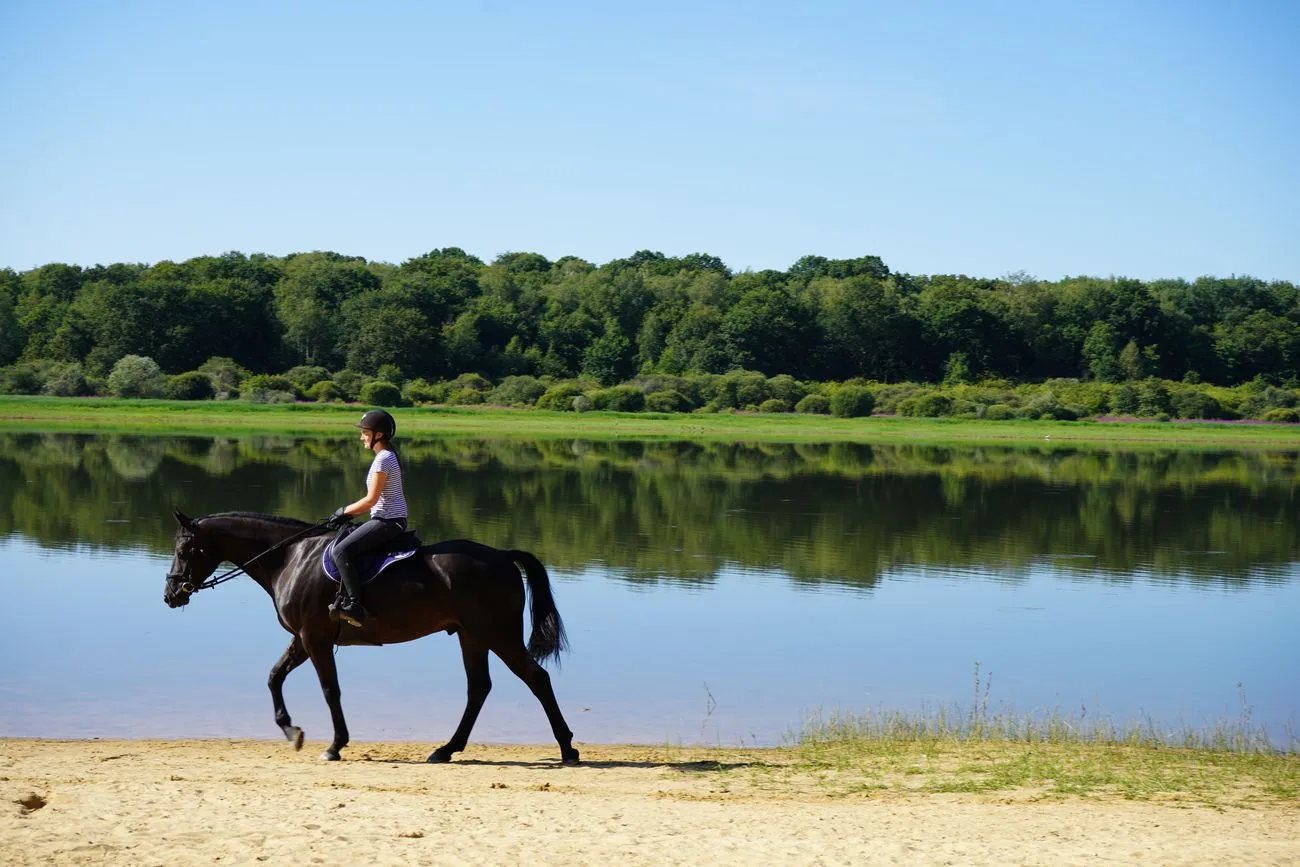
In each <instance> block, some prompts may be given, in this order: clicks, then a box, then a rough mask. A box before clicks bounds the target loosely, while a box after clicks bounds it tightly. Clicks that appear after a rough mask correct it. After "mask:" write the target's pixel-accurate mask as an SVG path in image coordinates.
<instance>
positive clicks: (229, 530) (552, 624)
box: [163, 512, 578, 765]
mask: <svg viewBox="0 0 1300 867" xmlns="http://www.w3.org/2000/svg"><path fill="white" fill-rule="evenodd" d="M173 514H174V515H175V517H176V520H177V522H178V523H179V524H180V529H179V530H178V531H177V533H176V550H175V553H174V555H173V558H172V565H171V571H170V572H169V573H168V575H167V584H166V586H165V588H164V590H163V601H164V602H166V603H167V604H168V605H169V606H170V607H172V608H179V607H180V606H182V605H185V604H187V603H188V602H189V601H190V596H191V595H193V594H194V593H195V592H197V591H198V590H201V589H203V588H204V587H210V586H214V584H215V583H219V581H220V579H214V580H213V581H208V580H207V579H208V577H209V576H210V575H212V573H213V572H214V571H216V568H217V566H218V565H220V564H221V563H223V562H226V561H229V562H231V563H234V564H236V566H239V567H241V568H240V569H239V570H238V571H244V572H246V573H247V574H248V575H250V576H251V577H252V578H253V580H254V581H256V582H257V583H258V584H260V585H262V589H263V590H265V591H266V592H267V593H269V594H270V595H271V600H272V601H273V602H274V603H275V611H276V615H277V616H278V617H279V619H280V625H281V626H283V627H284V628H285V629H286V630H287V631H288V632H289V633H290V634H291V635H292V636H293V640H292V641H290V642H289V647H288V649H287V650H285V652H284V655H283V656H281V657H280V661H279V662H277V663H276V664H275V666H274V667H272V669H271V679H270V683H269V686H270V688H271V698H272V701H273V702H274V705H275V721H276V723H277V724H278V725H279V726H280V730H281V731H283V732H284V736H285V737H286V738H288V739H289V740H290V741H292V742H293V745H294V748H295V749H302V742H303V733H302V729H300V728H298V727H297V726H295V725H293V723H292V722H290V720H289V711H288V710H286V709H285V706H284V694H283V691H282V687H283V685H284V679H285V678H286V677H288V675H289V672H291V671H293V670H294V669H295V668H297V667H298V666H299V665H301V664H302V663H303V661H305V660H307V659H310V660H311V661H312V665H314V666H315V667H316V675H317V677H319V678H320V685H321V690H322V691H323V692H324V693H325V702H326V703H327V704H328V705H329V709H330V716H331V718H332V719H333V722H334V740H333V742H332V743H331V744H330V745H329V748H328V749H327V750H325V752H324V753H323V754H321V758H322V759H326V760H329V761H337V760H338V759H339V750H341V749H343V748H344V747H345V746H347V743H348V726H347V723H346V722H345V721H344V719H343V706H342V704H341V703H340V701H339V696H340V692H339V679H338V670H337V669H336V668H335V665H334V648H335V646H336V645H353V644H368V645H380V644H392V643H396V642H400V641H411V640H413V639H416V638H421V637H423V636H425V635H429V634H430V633H433V632H439V631H442V630H446V631H448V632H454V633H455V634H456V635H457V636H458V637H459V638H460V650H461V656H462V658H463V659H464V663H465V677H466V680H467V681H468V693H469V699H468V701H467V702H466V704H465V713H464V714H463V715H462V716H461V720H460V725H459V726H458V727H457V728H456V732H455V734H453V735H452V736H451V740H450V741H448V742H447V743H445V744H443V745H442V746H441V747H439V748H438V749H436V750H434V751H433V753H432V754H430V755H429V758H428V761H430V762H448V761H451V757H452V754H453V753H458V752H460V751H461V750H463V749H465V744H466V743H467V742H468V740H469V733H470V729H472V728H473V727H474V721H475V720H476V719H477V718H478V714H479V710H480V709H482V707H483V701H484V700H485V699H486V698H487V695H488V692H489V691H490V690H491V689H492V680H491V678H490V677H489V676H488V651H491V652H493V653H495V654H496V655H497V656H498V657H500V659H501V661H502V662H504V663H505V664H506V665H507V666H508V667H509V668H510V670H511V671H513V672H514V673H515V674H516V675H518V677H519V678H520V679H521V680H522V681H523V682H524V683H526V684H527V685H528V688H529V689H531V690H532V691H533V695H535V696H537V699H538V701H540V702H541V703H542V707H543V708H544V709H545V710H546V718H547V719H548V720H550V723H551V730H552V731H553V732H554V733H555V740H556V741H558V742H559V744H560V758H561V760H562V761H563V762H564V764H566V765H573V764H577V763H578V751H577V750H576V749H574V748H573V732H571V731H569V727H568V725H567V724H566V723H565V722H564V716H563V715H562V714H561V713H560V706H559V703H558V702H556V700H555V692H554V691H553V690H552V689H551V678H550V675H548V674H547V673H546V670H545V669H544V668H542V667H541V665H539V663H541V662H543V661H544V660H546V659H548V658H556V659H558V658H559V655H560V653H561V652H563V651H564V650H565V649H566V639H565V635H564V624H563V622H562V621H561V620H560V613H559V611H558V610H557V609H556V607H555V600H554V598H553V597H552V596H551V584H550V579H549V578H548V577H547V574H546V567H544V566H543V565H542V564H541V562H540V561H539V560H538V559H537V558H536V557H534V556H533V555H532V554H529V553H528V552H526V551H501V550H498V549H496V548H492V547H489V546H487V545H481V544H479V543H477V542H468V541H454V542H444V543H441V544H438V545H426V546H425V547H423V548H421V549H420V552H419V554H417V555H415V556H412V557H409V558H407V559H406V560H403V561H401V562H398V563H395V564H393V565H392V566H390V567H388V568H387V569H385V570H384V571H383V572H382V573H380V575H379V576H378V577H377V578H376V579H375V580H373V581H371V582H370V583H369V584H367V585H366V588H365V596H364V599H365V604H366V608H367V609H368V610H369V611H370V612H371V616H370V617H368V618H367V619H366V621H365V624H364V625H363V626H361V627H352V626H349V625H347V624H345V623H338V622H334V621H332V620H331V619H330V617H329V612H328V607H329V603H330V601H331V600H332V599H333V598H334V594H335V589H336V585H334V584H333V583H332V582H330V580H329V579H328V578H327V577H326V576H325V571H324V569H322V568H321V553H322V552H323V551H324V549H325V546H326V545H327V544H328V542H329V540H330V538H331V534H329V533H328V531H326V530H324V529H323V528H321V527H319V526H312V525H311V524H308V523H306V522H304V521H298V520H294V519H292V518H279V517H272V516H269V515H256V514H250V513H246V512H225V513H221V514H216V515H209V516H207V517H205V518H199V519H197V520H191V519H190V518H187V517H186V516H185V515H183V514H181V513H180V512H175V513H173ZM516 564H518V565H516ZM519 566H523V569H524V573H525V574H526V575H527V581H528V591H529V595H530V596H531V602H532V605H531V611H532V621H533V630H532V635H531V637H530V638H529V642H528V646H527V647H525V646H524V641H523V612H524V582H523V581H522V580H521V579H520V574H519ZM234 571H236V570H232V572H234ZM228 574H229V573H228ZM223 577H225V576H223ZM205 581H206V584H205Z"/></svg>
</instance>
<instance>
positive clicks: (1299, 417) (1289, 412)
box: [1263, 406, 1300, 423]
mask: <svg viewBox="0 0 1300 867" xmlns="http://www.w3.org/2000/svg"><path fill="white" fill-rule="evenodd" d="M1263 418H1264V421H1272V422H1289V423H1290V422H1300V410H1296V409H1294V408H1292V407H1283V406H1279V407H1274V408H1273V409H1270V410H1265V411H1264V416H1263Z"/></svg>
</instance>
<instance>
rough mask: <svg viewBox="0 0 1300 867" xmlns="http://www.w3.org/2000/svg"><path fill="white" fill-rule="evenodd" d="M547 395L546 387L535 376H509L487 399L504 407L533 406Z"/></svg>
mask: <svg viewBox="0 0 1300 867" xmlns="http://www.w3.org/2000/svg"><path fill="white" fill-rule="evenodd" d="M545 393H546V386H545V385H544V384H543V383H542V381H541V380H539V379H538V378H537V377H535V376H507V377H506V378H505V379H503V380H501V384H500V385H498V386H497V387H496V388H494V389H492V391H491V392H489V393H488V396H487V399H488V400H489V401H490V402H492V403H499V404H502V405H504V406H532V405H533V404H535V403H537V399H538V398H539V397H541V396H542V395H543V394H545Z"/></svg>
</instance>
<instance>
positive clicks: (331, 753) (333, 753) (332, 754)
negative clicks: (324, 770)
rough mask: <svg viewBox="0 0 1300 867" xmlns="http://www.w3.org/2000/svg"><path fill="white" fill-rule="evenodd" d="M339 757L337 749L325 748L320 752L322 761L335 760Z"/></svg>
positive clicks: (339, 758) (338, 759)
mask: <svg viewBox="0 0 1300 867" xmlns="http://www.w3.org/2000/svg"><path fill="white" fill-rule="evenodd" d="M341 759H342V757H341V756H340V755H339V752H338V750H326V751H325V752H323V753H321V754H320V760H321V761H322V762H337V761H340V760H341Z"/></svg>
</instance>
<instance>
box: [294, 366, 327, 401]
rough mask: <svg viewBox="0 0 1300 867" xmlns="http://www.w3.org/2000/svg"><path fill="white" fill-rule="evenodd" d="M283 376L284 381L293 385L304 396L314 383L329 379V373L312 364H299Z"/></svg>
mask: <svg viewBox="0 0 1300 867" xmlns="http://www.w3.org/2000/svg"><path fill="white" fill-rule="evenodd" d="M284 376H285V379H287V380H289V381H290V382H292V383H293V386H294V388H296V389H297V390H298V391H300V392H303V393H304V394H305V393H306V392H307V389H309V388H311V387H312V386H313V385H315V384H316V383H318V382H323V381H324V380H327V379H329V378H330V372H329V371H328V370H326V369H325V368H323V367H319V366H317V365H314V364H300V365H298V366H297V367H291V368H289V371H288V372H287V373H285V375H284Z"/></svg>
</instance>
